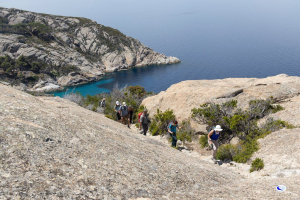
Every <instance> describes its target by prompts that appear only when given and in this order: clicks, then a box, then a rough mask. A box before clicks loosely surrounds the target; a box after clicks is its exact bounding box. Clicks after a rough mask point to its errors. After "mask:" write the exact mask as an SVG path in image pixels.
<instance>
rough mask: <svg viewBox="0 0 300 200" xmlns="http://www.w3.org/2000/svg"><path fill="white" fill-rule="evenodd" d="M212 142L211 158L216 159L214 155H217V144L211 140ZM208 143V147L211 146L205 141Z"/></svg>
mask: <svg viewBox="0 0 300 200" xmlns="http://www.w3.org/2000/svg"><path fill="white" fill-rule="evenodd" d="M211 141H212V143H213V144H212V145H213V146H212V149H213V158H214V159H216V154H217V151H218V148H219V143H218V140H211ZM207 142H208V146H211V145H210V142H209V140H207Z"/></svg>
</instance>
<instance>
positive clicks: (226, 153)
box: [216, 144, 236, 160]
mask: <svg viewBox="0 0 300 200" xmlns="http://www.w3.org/2000/svg"><path fill="white" fill-rule="evenodd" d="M235 152H236V147H235V146H233V145H231V144H227V145H222V146H220V148H219V149H218V152H217V154H216V158H217V159H219V160H226V159H229V160H232V159H233V158H232V156H233V155H234V154H235Z"/></svg>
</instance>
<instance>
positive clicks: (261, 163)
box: [250, 158, 264, 173]
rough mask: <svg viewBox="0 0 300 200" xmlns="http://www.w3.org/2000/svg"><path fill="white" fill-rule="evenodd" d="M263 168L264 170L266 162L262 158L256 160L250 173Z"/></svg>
mask: <svg viewBox="0 0 300 200" xmlns="http://www.w3.org/2000/svg"><path fill="white" fill-rule="evenodd" d="M263 168H264V161H263V160H262V159H260V158H256V159H255V160H254V161H253V162H252V164H251V168H250V173H251V172H253V171H258V170H261V169H263Z"/></svg>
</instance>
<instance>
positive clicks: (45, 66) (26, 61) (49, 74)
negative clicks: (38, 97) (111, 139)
mask: <svg viewBox="0 0 300 200" xmlns="http://www.w3.org/2000/svg"><path fill="white" fill-rule="evenodd" d="M0 56H2V57H3V58H0V79H2V80H6V81H8V82H13V83H14V84H19V83H25V85H27V86H29V87H32V88H33V89H38V88H43V89H45V88H44V86H49V85H52V88H55V87H58V86H66V85H73V84H78V83H84V82H88V81H93V80H97V79H99V78H100V77H101V76H102V75H103V74H104V73H105V72H110V71H116V70H120V69H128V68H130V67H140V66H145V65H151V64H171V63H177V62H180V60H179V59H177V58H175V57H167V56H165V55H163V54H160V53H157V52H155V51H153V50H152V49H150V48H148V47H146V46H145V45H143V44H142V43H140V42H139V41H138V40H136V39H133V38H131V37H128V36H126V35H124V34H122V33H121V32H120V31H118V30H116V29H113V28H110V27H106V26H103V25H101V24H97V23H96V22H95V21H93V20H89V19H85V18H79V17H63V16H54V15H47V14H40V13H33V12H28V11H23V10H18V9H7V8H1V7H0ZM4 56H6V57H4ZM21 56H23V57H22V58H20V57H21ZM17 59H19V60H17ZM11 60H13V61H11ZM15 60H16V61H15Z"/></svg>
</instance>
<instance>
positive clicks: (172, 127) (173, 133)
mask: <svg viewBox="0 0 300 200" xmlns="http://www.w3.org/2000/svg"><path fill="white" fill-rule="evenodd" d="M177 128H178V129H181V127H179V126H178V122H177V121H176V120H174V121H173V122H172V123H170V124H169V125H168V132H169V133H170V136H171V137H172V147H176V143H177V137H176V129H177Z"/></svg>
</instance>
